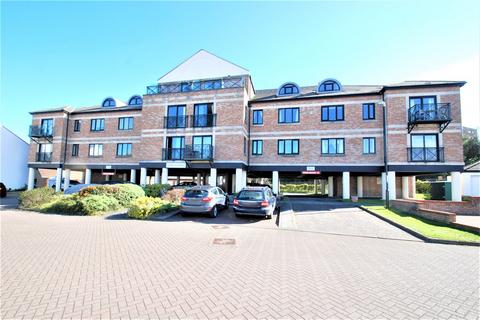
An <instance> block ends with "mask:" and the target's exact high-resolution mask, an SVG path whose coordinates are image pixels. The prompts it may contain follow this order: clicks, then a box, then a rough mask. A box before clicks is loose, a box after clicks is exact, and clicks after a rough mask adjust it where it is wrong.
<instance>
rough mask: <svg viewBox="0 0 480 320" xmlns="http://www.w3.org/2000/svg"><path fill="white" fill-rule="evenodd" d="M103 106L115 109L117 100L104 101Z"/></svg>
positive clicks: (108, 99)
mask: <svg viewBox="0 0 480 320" xmlns="http://www.w3.org/2000/svg"><path fill="white" fill-rule="evenodd" d="M102 106H103V107H115V106H116V103H115V100H113V99H112V98H107V99H105V100H103V103H102Z"/></svg>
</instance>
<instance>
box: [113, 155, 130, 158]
mask: <svg viewBox="0 0 480 320" xmlns="http://www.w3.org/2000/svg"><path fill="white" fill-rule="evenodd" d="M131 157H132V155H129V156H119V155H116V156H115V158H131Z"/></svg>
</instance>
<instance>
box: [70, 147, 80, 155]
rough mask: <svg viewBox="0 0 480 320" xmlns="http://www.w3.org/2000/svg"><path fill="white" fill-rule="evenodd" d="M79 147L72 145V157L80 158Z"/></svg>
mask: <svg viewBox="0 0 480 320" xmlns="http://www.w3.org/2000/svg"><path fill="white" fill-rule="evenodd" d="M79 146H80V145H78V144H72V157H78V149H79Z"/></svg>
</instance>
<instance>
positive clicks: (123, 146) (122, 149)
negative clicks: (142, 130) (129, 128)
mask: <svg viewBox="0 0 480 320" xmlns="http://www.w3.org/2000/svg"><path fill="white" fill-rule="evenodd" d="M131 155H132V144H131V143H117V157H130V156H131Z"/></svg>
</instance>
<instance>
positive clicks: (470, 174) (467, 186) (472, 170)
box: [462, 161, 480, 197]
mask: <svg viewBox="0 0 480 320" xmlns="http://www.w3.org/2000/svg"><path fill="white" fill-rule="evenodd" d="M462 178H463V179H462V180H463V195H464V196H471V197H480V161H477V162H475V163H472V164H471V165H469V166H466V167H465V171H464V172H462Z"/></svg>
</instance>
